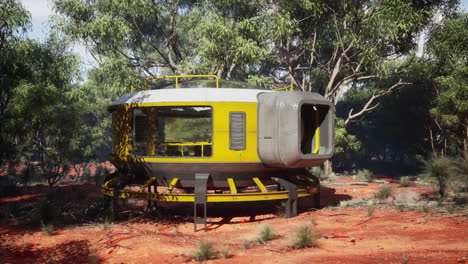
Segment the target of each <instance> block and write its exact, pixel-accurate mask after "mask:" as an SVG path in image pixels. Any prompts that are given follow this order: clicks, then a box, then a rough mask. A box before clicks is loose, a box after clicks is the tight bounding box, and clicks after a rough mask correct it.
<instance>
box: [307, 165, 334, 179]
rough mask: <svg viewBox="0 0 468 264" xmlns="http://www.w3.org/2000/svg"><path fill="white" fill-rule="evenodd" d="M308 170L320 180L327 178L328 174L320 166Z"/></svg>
mask: <svg viewBox="0 0 468 264" xmlns="http://www.w3.org/2000/svg"><path fill="white" fill-rule="evenodd" d="M309 171H310V173H312V175H314V176H315V177H317V178H319V179H320V180H326V179H328V176H329V175H326V174H325V173H324V172H323V170H322V169H321V168H320V167H312V168H311V169H310V170H309Z"/></svg>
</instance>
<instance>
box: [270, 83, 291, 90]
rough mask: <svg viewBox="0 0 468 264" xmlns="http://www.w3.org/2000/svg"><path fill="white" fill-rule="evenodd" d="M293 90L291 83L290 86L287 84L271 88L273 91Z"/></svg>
mask: <svg viewBox="0 0 468 264" xmlns="http://www.w3.org/2000/svg"><path fill="white" fill-rule="evenodd" d="M293 90H294V85H293V84H292V83H291V85H290V86H287V87H283V88H276V89H273V91H293Z"/></svg>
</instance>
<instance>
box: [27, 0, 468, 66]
mask: <svg viewBox="0 0 468 264" xmlns="http://www.w3.org/2000/svg"><path fill="white" fill-rule="evenodd" d="M467 1H468V0H467ZM20 2H21V3H22V4H23V6H24V7H25V8H26V9H27V10H28V11H29V12H30V13H31V30H30V31H28V33H27V36H28V37H29V38H32V39H36V40H39V41H43V40H45V39H47V37H48V32H49V29H50V23H49V20H50V16H51V15H54V11H53V9H52V3H51V2H50V1H49V0H20ZM73 51H74V52H75V53H77V54H78V55H80V57H81V61H82V67H83V70H84V71H86V70H88V69H90V68H92V67H93V66H96V65H97V63H96V61H95V60H94V58H93V57H92V56H91V54H90V53H89V52H88V50H87V49H86V47H85V46H83V45H80V44H79V43H76V44H75V45H74V47H73Z"/></svg>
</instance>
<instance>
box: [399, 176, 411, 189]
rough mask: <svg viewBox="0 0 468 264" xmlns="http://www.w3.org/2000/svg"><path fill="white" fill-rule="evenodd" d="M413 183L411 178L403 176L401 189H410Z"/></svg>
mask: <svg viewBox="0 0 468 264" xmlns="http://www.w3.org/2000/svg"><path fill="white" fill-rule="evenodd" d="M412 184H413V183H412V182H411V178H410V177H409V176H403V177H401V178H400V187H410V186H411V185H412Z"/></svg>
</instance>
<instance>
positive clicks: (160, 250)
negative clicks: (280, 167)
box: [0, 178, 468, 263]
mask: <svg viewBox="0 0 468 264" xmlns="http://www.w3.org/2000/svg"><path fill="white" fill-rule="evenodd" d="M339 181H348V182H349V181H352V179H350V178H340V179H339ZM391 185H392V187H393V189H394V190H395V193H398V192H400V191H402V190H404V189H408V188H400V187H398V186H397V185H396V184H394V183H391ZM62 187H63V188H66V186H62ZM79 187H80V190H81V191H84V192H86V195H89V196H90V197H92V198H88V199H86V202H89V201H91V200H93V199H95V198H96V197H99V189H98V188H97V187H95V186H92V185H90V184H85V185H79ZM378 187H379V184H375V183H370V184H369V185H368V186H345V185H335V184H326V185H325V186H323V188H322V192H321V200H322V205H323V206H327V205H330V204H337V203H339V201H342V200H349V199H358V198H367V197H372V196H373V195H374V194H375V193H376V191H377V189H378ZM59 188H61V187H59ZM410 189H412V190H415V191H418V192H420V193H428V192H431V189H430V188H427V187H425V186H416V187H411V188H410ZM23 198H25V199H26V198H27V199H33V198H32V197H23ZM11 201H12V200H11V199H10V200H8V199H2V200H1V201H0V205H2V206H3V205H5V204H8V203H9V202H11ZM22 201H24V200H22ZM306 202H307V201H302V204H304V203H306ZM187 206H188V207H189V211H190V210H191V208H192V205H191V204H187ZM265 206H269V207H271V206H272V205H271V204H265ZM301 208H304V207H301ZM231 209H237V210H231ZM257 209H258V205H255V206H250V204H246V203H244V204H242V203H239V204H229V205H223V204H216V205H213V206H211V207H210V209H209V210H210V212H212V215H215V216H219V217H212V218H209V219H208V230H209V231H208V232H206V233H205V232H203V231H202V226H201V225H198V230H199V231H197V232H193V223H192V222H191V219H190V217H188V218H186V219H185V220H173V221H160V222H152V221H146V222H145V221H141V220H140V221H136V220H135V221H126V222H120V223H116V224H114V225H112V227H111V228H110V229H108V230H102V228H100V226H99V225H98V224H93V225H81V226H74V227H66V228H60V229H59V230H57V231H56V232H55V233H54V234H53V235H52V236H46V235H44V234H43V233H42V232H41V231H40V230H39V229H37V228H36V229H29V230H26V229H23V228H21V227H18V226H12V225H1V226H0V236H1V241H2V244H1V245H0V263H88V261H90V260H89V259H88V256H90V255H91V256H94V257H96V258H99V259H100V261H102V262H103V263H185V262H191V259H190V258H189V257H186V256H187V255H190V254H191V252H193V251H194V250H195V249H196V248H197V246H198V243H199V242H200V241H202V240H211V241H212V242H213V245H214V247H215V249H217V250H222V249H223V248H228V249H229V252H230V253H231V254H232V256H231V257H230V258H227V259H223V258H221V259H215V260H210V261H208V262H207V263H319V262H320V263H402V262H403V261H407V263H461V262H464V261H466V262H468V241H467V237H468V219H467V218H466V216H458V215H459V214H458V215H457V214H454V215H448V214H445V215H440V214H431V213H422V212H416V211H405V212H399V211H397V210H396V209H395V208H394V207H387V208H380V207H377V208H376V209H375V211H374V212H373V215H372V217H370V218H369V217H367V216H366V214H367V209H366V208H339V207H325V208H324V209H320V210H312V211H311V210H304V209H303V210H302V211H301V212H300V214H299V215H298V216H297V217H295V218H291V219H286V218H283V217H277V216H275V215H274V214H271V213H268V212H266V213H262V214H259V213H258V212H260V211H258V210H257ZM267 209H270V212H272V209H271V208H267ZM267 211H268V210H267ZM223 212H224V215H223ZM227 212H229V215H228V214H227ZM465 213H466V212H465ZM312 220H314V221H315V223H316V226H315V227H313V229H314V230H315V231H316V232H318V233H319V234H321V235H322V236H321V238H319V239H318V243H319V246H318V247H313V248H307V249H301V250H288V249H287V248H288V246H290V245H291V244H292V242H293V239H294V232H295V231H296V230H297V228H298V227H299V226H302V225H309V226H311V221H312ZM259 224H268V225H270V226H271V227H272V228H273V230H274V232H275V233H276V234H277V235H278V238H276V239H274V240H271V241H268V243H267V244H265V245H253V246H252V247H251V248H250V249H245V248H244V246H243V245H244V244H245V241H247V240H254V239H255V238H256V237H257V236H258V227H259Z"/></svg>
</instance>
